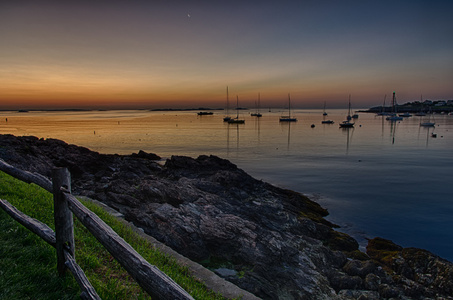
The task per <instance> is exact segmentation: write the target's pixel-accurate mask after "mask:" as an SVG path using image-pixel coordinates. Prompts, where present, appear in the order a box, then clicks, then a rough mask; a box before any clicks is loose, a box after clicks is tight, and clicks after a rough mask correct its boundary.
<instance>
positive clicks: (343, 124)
mask: <svg viewBox="0 0 453 300" xmlns="http://www.w3.org/2000/svg"><path fill="white" fill-rule="evenodd" d="M351 118H352V117H351V95H349V104H348V116H347V117H346V121H343V122H341V123H340V128H351V127H354V124H355V123H352V122H350V120H351Z"/></svg>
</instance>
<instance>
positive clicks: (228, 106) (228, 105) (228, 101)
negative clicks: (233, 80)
mask: <svg viewBox="0 0 453 300" xmlns="http://www.w3.org/2000/svg"><path fill="white" fill-rule="evenodd" d="M226 92H227V115H229V108H230V99H229V97H228V85H227V90H226Z"/></svg>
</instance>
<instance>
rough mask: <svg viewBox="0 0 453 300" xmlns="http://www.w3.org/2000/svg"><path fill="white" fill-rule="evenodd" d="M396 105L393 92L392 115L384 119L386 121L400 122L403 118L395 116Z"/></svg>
mask: <svg viewBox="0 0 453 300" xmlns="http://www.w3.org/2000/svg"><path fill="white" fill-rule="evenodd" d="M396 111H397V105H396V96H395V92H393V99H392V115H391V116H388V117H387V118H385V119H386V120H387V121H401V120H403V117H400V116H398V115H397V114H396Z"/></svg>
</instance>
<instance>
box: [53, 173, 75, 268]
mask: <svg viewBox="0 0 453 300" xmlns="http://www.w3.org/2000/svg"><path fill="white" fill-rule="evenodd" d="M52 184H53V199H54V219H55V239H56V247H55V248H56V250H57V269H58V274H59V275H60V276H63V275H64V273H65V271H66V268H67V267H66V265H65V261H66V259H65V255H64V249H65V248H66V250H67V251H68V252H69V253H70V254H71V256H72V257H74V222H73V219H72V212H71V211H70V210H69V207H68V202H67V201H66V199H65V197H64V196H63V193H62V192H61V188H62V187H64V188H65V189H67V190H68V191H69V192H71V175H70V173H69V170H68V169H66V168H55V169H53V170H52Z"/></svg>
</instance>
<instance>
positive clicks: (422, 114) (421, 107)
mask: <svg viewBox="0 0 453 300" xmlns="http://www.w3.org/2000/svg"><path fill="white" fill-rule="evenodd" d="M415 115H416V116H418V117H424V116H426V113H425V112H424V111H423V95H420V112H418V113H416V114H415Z"/></svg>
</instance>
